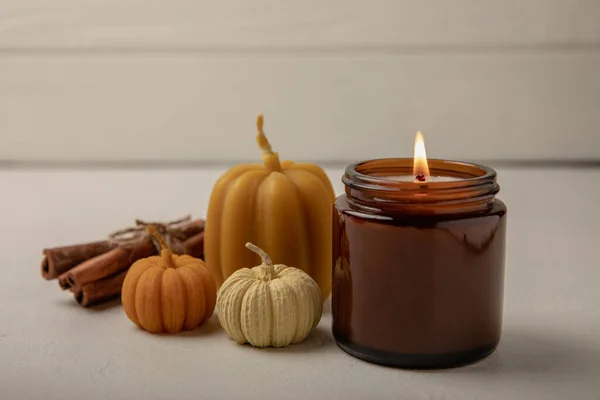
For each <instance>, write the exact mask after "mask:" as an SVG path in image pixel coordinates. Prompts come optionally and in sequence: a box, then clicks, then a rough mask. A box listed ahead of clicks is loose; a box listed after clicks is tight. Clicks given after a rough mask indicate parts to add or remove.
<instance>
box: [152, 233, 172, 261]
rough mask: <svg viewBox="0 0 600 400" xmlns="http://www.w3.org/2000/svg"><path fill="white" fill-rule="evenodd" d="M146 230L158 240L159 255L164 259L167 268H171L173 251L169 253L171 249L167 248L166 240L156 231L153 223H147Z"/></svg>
mask: <svg viewBox="0 0 600 400" xmlns="http://www.w3.org/2000/svg"><path fill="white" fill-rule="evenodd" d="M148 232H150V233H151V234H152V236H154V238H155V239H156V240H157V241H158V244H159V245H160V255H161V257H162V259H163V260H164V262H165V264H166V266H167V268H173V267H174V265H173V253H171V250H169V246H168V245H167V242H165V240H164V239H163V237H162V236H161V235H160V233H158V231H157V230H156V228H155V227H154V225H148Z"/></svg>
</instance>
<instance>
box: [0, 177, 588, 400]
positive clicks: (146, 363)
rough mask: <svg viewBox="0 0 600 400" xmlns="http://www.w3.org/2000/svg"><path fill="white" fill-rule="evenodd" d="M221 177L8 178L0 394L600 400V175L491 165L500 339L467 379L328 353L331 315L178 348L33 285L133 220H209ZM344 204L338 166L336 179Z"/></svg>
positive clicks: (194, 336)
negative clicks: (267, 332) (266, 340)
mask: <svg viewBox="0 0 600 400" xmlns="http://www.w3.org/2000/svg"><path fill="white" fill-rule="evenodd" d="M222 171H223V169H213V170H211V169H164V170H161V169H157V170H84V171H69V170H46V171H44V170H41V169H38V170H0V194H1V196H0V204H1V207H0V221H2V223H3V227H4V229H2V230H0V243H2V248H1V251H0V268H1V270H2V271H3V274H2V275H1V277H0V398H1V399H3V400H12V399H48V400H50V399H70V398H73V399H138V398H139V399H145V400H149V399H235V398H249V399H253V398H263V399H264V398H269V399H288V398H289V399H384V398H385V399H461V400H468V399H477V400H485V399H518V398H523V399H534V398H535V399H537V398H540V399H541V398H543V399H564V398H569V399H598V398H600V263H599V262H598V254H600V230H599V229H600V200H599V199H600V169H598V170H593V169H564V170H560V169H554V170H546V169H516V168H512V169H511V168H508V169H507V168H498V173H499V181H500V184H501V193H500V196H499V197H500V198H501V199H503V200H504V201H505V202H506V204H507V205H508V210H509V214H508V215H509V216H508V236H507V242H508V243H507V246H508V249H507V266H506V267H507V274H506V291H505V313H504V332H503V336H502V340H501V343H500V346H499V348H498V350H497V351H496V352H495V353H494V354H492V355H491V356H490V357H488V358H487V359H485V360H483V361H481V362H479V363H476V364H473V365H470V366H467V367H462V368H457V369H451V370H444V371H435V372H415V371H403V370H399V369H391V368H386V367H380V366H376V365H372V364H368V363H366V362H363V361H360V360H358V359H355V358H353V357H351V356H349V355H347V354H345V353H343V352H342V351H341V350H340V349H338V348H337V346H336V345H335V343H334V341H333V339H332V336H331V333H330V324H331V316H330V311H329V308H328V307H327V308H326V310H325V313H324V315H323V318H322V321H321V323H320V325H319V326H318V327H317V328H316V329H315V330H314V331H313V333H312V334H311V335H310V336H309V338H308V339H307V340H306V341H305V342H304V343H302V344H299V345H295V346H291V347H288V348H284V349H255V348H252V347H250V346H240V345H237V344H235V343H234V342H233V341H231V340H230V339H229V338H228V337H227V335H226V334H225V333H224V332H223V331H222V330H221V329H220V326H219V323H218V321H217V319H216V316H213V318H212V319H211V320H210V321H209V322H208V323H207V324H206V325H205V326H204V327H202V328H200V329H198V330H196V331H193V332H191V333H185V334H178V335H173V336H167V335H151V334H148V333H146V332H144V331H141V330H139V329H137V328H135V327H134V325H133V324H132V323H131V322H130V321H129V320H128V319H127V318H126V317H125V314H124V312H123V310H122V307H121V306H120V305H119V304H118V303H117V304H114V303H113V304H111V305H110V306H104V307H98V308H94V309H84V308H81V307H79V306H77V305H76V304H75V303H74V301H73V299H72V296H71V295H70V294H68V293H65V292H61V291H60V290H59V287H58V283H57V281H45V280H43V279H42V278H41V276H40V271H39V263H40V260H41V250H42V248H44V247H53V246H57V245H66V244H72V243H79V242H85V241H88V240H96V239H99V238H102V237H104V236H105V235H107V234H108V233H109V232H111V231H112V230H114V229H115V228H119V227H122V226H126V225H128V224H130V223H131V222H132V221H133V219H134V218H145V219H150V220H156V219H159V220H160V219H174V218H177V217H179V216H181V215H184V214H187V213H192V214H193V215H194V216H203V215H204V213H205V210H206V206H207V203H208V196H209V193H210V189H211V187H212V184H213V183H214V181H215V180H216V178H217V177H218V175H219V174H220V173H221V172H222ZM328 173H329V174H330V176H331V179H332V181H333V182H334V184H335V186H336V191H337V192H338V193H340V192H341V190H342V185H341V183H340V181H339V178H340V176H341V173H342V169H341V168H333V169H328Z"/></svg>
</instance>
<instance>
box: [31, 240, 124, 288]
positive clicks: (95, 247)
mask: <svg viewBox="0 0 600 400" xmlns="http://www.w3.org/2000/svg"><path fill="white" fill-rule="evenodd" d="M116 246H117V244H116V243H111V242H109V241H107V240H103V241H98V242H91V243H83V244H77V245H71V246H63V247H54V248H49V249H44V250H43V251H42V254H43V255H44V258H43V259H42V264H41V267H42V268H41V269H42V276H43V277H44V279H48V280H50V279H55V278H56V277H58V276H59V275H60V274H62V273H64V272H66V271H68V270H70V269H71V268H73V267H75V266H76V265H78V264H81V263H82V262H84V261H85V260H87V259H90V258H92V257H96V256H98V255H100V254H103V253H106V252H108V251H110V250H111V249H113V248H115V247H116Z"/></svg>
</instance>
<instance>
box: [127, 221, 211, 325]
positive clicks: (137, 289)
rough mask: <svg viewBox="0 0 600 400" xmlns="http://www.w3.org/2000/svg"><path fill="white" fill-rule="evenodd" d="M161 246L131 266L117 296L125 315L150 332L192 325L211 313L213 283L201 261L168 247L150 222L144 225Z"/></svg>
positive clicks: (201, 322)
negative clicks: (159, 249) (152, 253)
mask: <svg viewBox="0 0 600 400" xmlns="http://www.w3.org/2000/svg"><path fill="white" fill-rule="evenodd" d="M148 231H149V232H151V233H152V234H153V235H154V237H155V238H156V239H157V241H158V243H159V244H160V247H161V255H160V256H152V257H148V258H143V259H140V260H138V261H136V262H135V263H133V265H132V266H131V268H130V269H129V271H128V272H127V276H126V277H125V281H124V282H123V288H122V291H121V300H122V302H123V308H124V309H125V313H126V314H127V317H128V318H129V319H130V320H131V321H132V322H133V323H134V324H136V325H137V326H139V327H140V328H142V329H145V330H147V331H149V332H152V333H159V332H167V333H176V332H179V331H181V330H189V329H194V328H196V327H197V326H199V325H201V324H203V323H204V322H205V321H206V320H207V319H208V318H210V316H211V315H212V314H213V311H214V308H215V303H216V292H217V287H216V284H215V282H214V279H213V277H212V274H211V272H210V271H209V269H208V267H207V266H206V265H205V264H204V262H203V261H202V260H200V259H198V258H194V257H191V256H189V255H182V256H179V255H176V254H173V253H172V252H171V250H169V248H168V246H167V244H166V243H165V241H164V240H163V238H162V237H161V236H160V234H158V232H157V231H156V229H154V227H153V226H151V225H150V226H149V227H148Z"/></svg>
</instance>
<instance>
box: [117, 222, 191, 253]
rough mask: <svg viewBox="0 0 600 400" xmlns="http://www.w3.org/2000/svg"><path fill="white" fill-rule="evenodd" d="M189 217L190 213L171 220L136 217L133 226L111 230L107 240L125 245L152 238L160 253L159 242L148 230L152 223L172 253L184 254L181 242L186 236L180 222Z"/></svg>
mask: <svg viewBox="0 0 600 400" xmlns="http://www.w3.org/2000/svg"><path fill="white" fill-rule="evenodd" d="M191 219H192V216H191V215H187V216H185V217H183V218H179V219H177V220H174V221H171V222H146V221H143V220H141V219H136V220H135V226H132V227H129V228H125V229H121V230H118V231H115V232H113V233H112V234H111V235H110V236H109V237H108V241H109V242H111V243H114V244H116V245H118V246H127V245H132V244H135V243H139V242H140V241H144V240H152V242H153V243H154V246H155V247H156V249H157V251H158V253H159V254H160V246H159V244H158V243H157V242H156V241H155V240H154V237H153V236H152V234H151V233H149V232H148V226H150V225H152V226H154V229H156V231H157V232H158V233H159V234H160V235H161V236H162V237H163V239H164V240H165V242H166V243H167V245H168V246H169V248H170V249H171V251H172V252H173V253H175V254H184V253H185V248H184V246H183V242H184V241H185V240H186V239H187V237H186V235H185V234H184V233H183V231H182V230H181V229H180V228H181V224H183V223H186V222H190V221H191Z"/></svg>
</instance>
